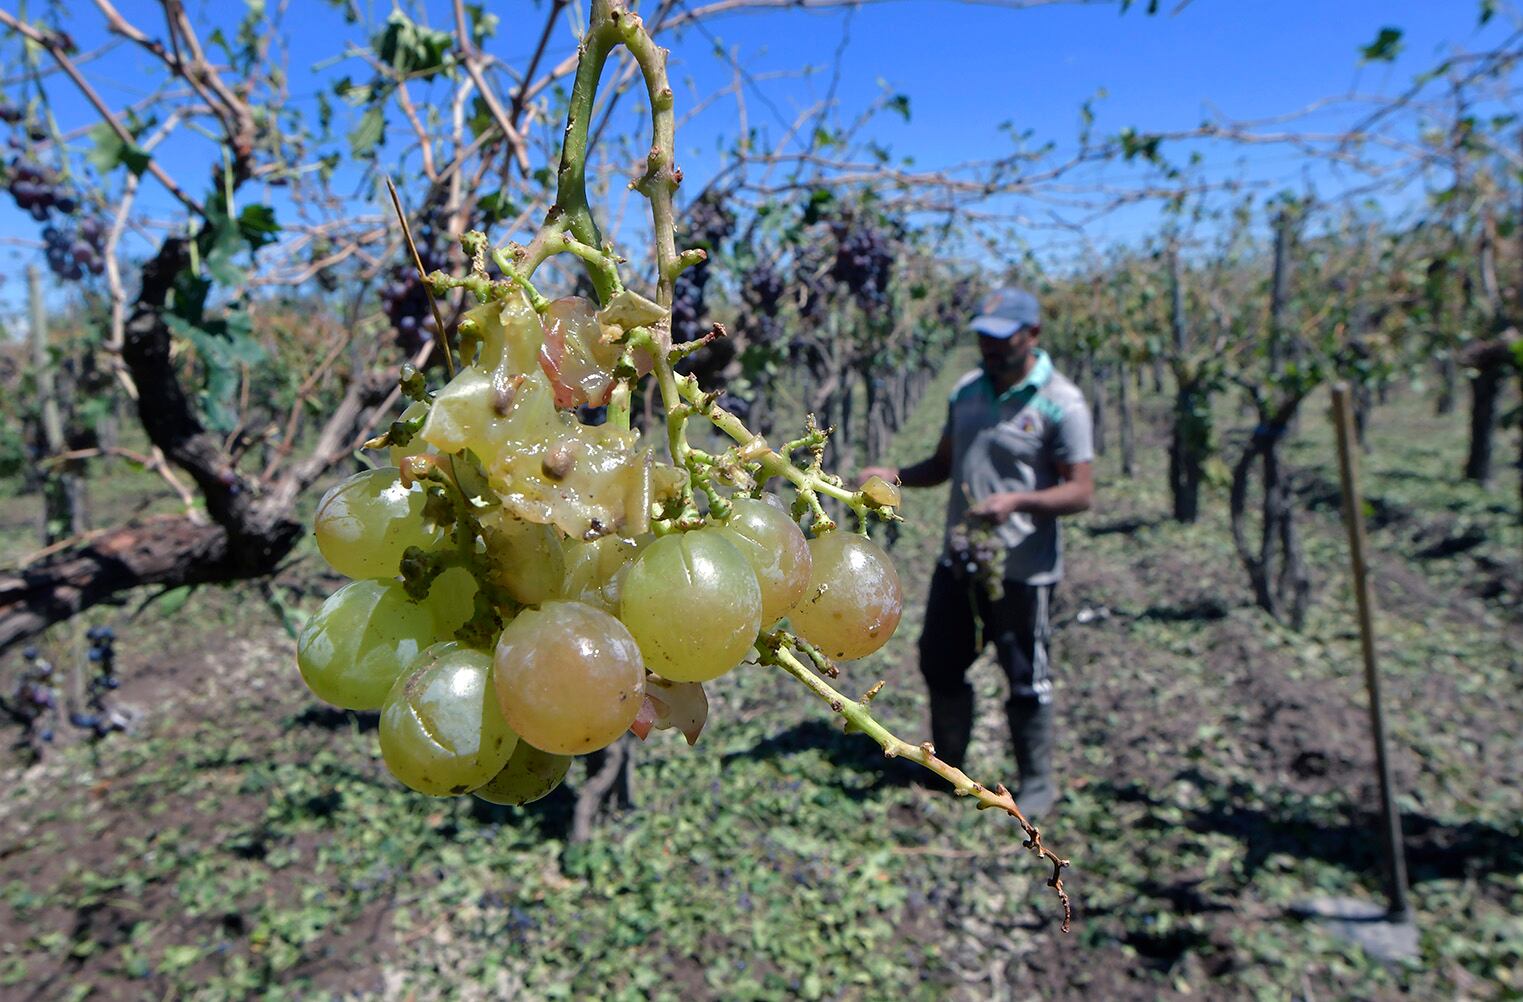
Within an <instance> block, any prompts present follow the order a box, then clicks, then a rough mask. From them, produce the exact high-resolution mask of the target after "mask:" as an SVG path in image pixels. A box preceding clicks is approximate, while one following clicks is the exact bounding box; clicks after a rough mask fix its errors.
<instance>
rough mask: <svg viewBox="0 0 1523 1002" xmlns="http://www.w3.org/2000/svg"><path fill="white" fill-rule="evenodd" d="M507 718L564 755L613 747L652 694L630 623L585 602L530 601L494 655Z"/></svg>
mask: <svg viewBox="0 0 1523 1002" xmlns="http://www.w3.org/2000/svg"><path fill="white" fill-rule="evenodd" d="M492 677H493V679H494V680H495V682H496V685H497V698H498V700H499V701H500V703H501V705H502V715H503V717H504V718H505V719H506V720H507V722H508V725H509V726H510V727H512V728H513V730H514V731H516V732H517V733H518V734H519V735H520V736H521V737H522V738H523V739H524V740H525V741H527V742H529V743H530V744H531V745H533V746H534V747H536V748H539V749H541V750H542V751H547V752H553V753H555V754H557V755H585V754H586V753H587V752H590V751H596V750H598V749H599V748H606V747H607V746H608V745H611V744H613V742H614V741H616V740H618V737H619V735H620V734H623V733H624V732H625V731H627V730H629V725H630V724H632V723H634V720H635V716H636V714H638V713H639V712H640V704H641V702H642V701H643V700H644V699H645V665H644V663H643V662H642V661H641V660H640V648H639V647H638V646H636V644H635V640H634V638H633V637H631V636H630V635H629V631H628V630H626V629H625V628H624V624H623V623H620V622H619V621H618V620H617V619H614V618H613V617H612V616H610V615H608V614H607V613H606V612H600V611H598V610H597V609H594V608H593V607H592V606H590V605H584V604H582V603H581V602H546V603H545V604H544V605H542V606H540V608H538V609H526V610H524V611H523V612H521V613H519V614H518V616H517V617H516V618H515V619H514V620H513V621H512V622H511V623H509V624H508V626H507V628H506V629H504V630H503V631H502V637H501V639H499V640H498V641H497V656H496V658H495V659H494V660H493V662H492Z"/></svg>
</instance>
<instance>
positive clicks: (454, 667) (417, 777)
mask: <svg viewBox="0 0 1523 1002" xmlns="http://www.w3.org/2000/svg"><path fill="white" fill-rule="evenodd" d="M491 673H492V658H491V655H489V654H487V653H485V652H484V651H478V650H474V649H472V648H469V647H465V646H462V645H460V644H457V643H454V642H448V643H442V644H435V645H433V646H432V647H430V648H428V650H426V651H424V652H423V653H422V654H421V655H419V657H418V659H417V660H416V661H414V662H413V663H412V664H411V665H410V666H409V667H408V669H407V672H406V673H405V674H404V675H403V676H402V677H401V678H399V679H397V681H396V684H395V685H393V686H392V688H391V692H390V693H389V694H388V695H387V697H386V705H385V706H384V707H383V708H382V709H381V756H382V757H383V758H384V759H385V760H386V768H388V769H390V770H391V774H392V775H393V776H395V777H397V779H399V780H401V781H402V782H403V783H405V784H407V785H408V786H410V787H412V788H413V789H414V790H417V791H418V792H419V793H426V794H428V795H429V796H431V797H453V796H459V795H460V794H462V793H466V792H469V791H470V790H474V789H475V788H476V787H478V786H481V785H483V784H485V783H487V782H490V781H491V779H492V777H493V776H496V775H497V774H498V773H499V772H501V771H502V767H503V766H505V765H507V764H508V759H509V758H510V757H511V756H512V754H513V749H514V747H515V746H516V745H517V744H518V735H517V734H514V733H513V731H512V729H511V728H509V727H508V725H507V723H506V722H505V721H504V720H503V719H502V711H501V710H500V709H499V708H498V706H497V695H496V693H494V692H493V691H492V682H491Z"/></svg>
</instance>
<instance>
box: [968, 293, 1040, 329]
mask: <svg viewBox="0 0 1523 1002" xmlns="http://www.w3.org/2000/svg"><path fill="white" fill-rule="evenodd" d="M1041 322H1042V307H1041V305H1040V304H1039V303H1037V299H1036V297H1035V296H1033V295H1032V294H1031V293H1029V292H1027V291H1026V290H1025V289H1000V290H998V291H996V292H994V293H992V294H991V295H990V296H989V298H987V299H985V300H984V301H983V303H982V304H980V305H979V308H978V316H976V317H974V318H973V323H972V327H973V329H974V330H976V331H978V333H980V334H987V335H989V336H990V337H997V338H1007V337H1009V336H1010V335H1012V334H1014V333H1015V332H1016V331H1018V330H1020V329H1021V328H1022V327H1035V326H1037V325H1038V324H1040V323H1041Z"/></svg>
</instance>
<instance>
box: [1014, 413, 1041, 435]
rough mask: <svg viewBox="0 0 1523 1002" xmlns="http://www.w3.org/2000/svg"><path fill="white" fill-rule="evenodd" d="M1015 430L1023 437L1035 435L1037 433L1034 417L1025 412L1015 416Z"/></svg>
mask: <svg viewBox="0 0 1523 1002" xmlns="http://www.w3.org/2000/svg"><path fill="white" fill-rule="evenodd" d="M1015 430H1016V431H1018V432H1020V433H1021V434H1023V435H1035V434H1036V432H1037V425H1036V415H1034V414H1032V413H1031V412H1030V411H1026V412H1023V413H1022V414H1020V415H1019V416H1017V417H1016V419H1015Z"/></svg>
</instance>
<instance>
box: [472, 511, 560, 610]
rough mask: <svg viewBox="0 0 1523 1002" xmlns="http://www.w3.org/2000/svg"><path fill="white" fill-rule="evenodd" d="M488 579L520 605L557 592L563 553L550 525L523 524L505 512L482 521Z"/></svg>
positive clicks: (550, 597) (531, 603) (557, 534)
mask: <svg viewBox="0 0 1523 1002" xmlns="http://www.w3.org/2000/svg"><path fill="white" fill-rule="evenodd" d="M482 528H483V531H484V537H485V540H486V551H487V560H488V562H489V563H490V565H491V575H492V580H493V581H495V582H496V583H497V584H499V585H501V586H502V587H503V588H505V589H507V592H508V594H509V595H512V596H513V598H514V599H515V600H517V601H519V602H522V603H523V604H524V605H539V604H540V603H541V602H544V601H546V600H547V599H552V598H555V597H556V596H557V595H559V594H560V593H561V585H562V583H563V582H564V581H565V578H566V554H565V551H564V549H563V547H562V545H561V537H560V533H558V532H556V531H555V528H554V527H553V526H549V525H537V524H535V523H533V522H523V521H520V520H519V519H516V518H514V517H513V516H512V515H509V514H507V513H506V512H497V513H495V514H494V515H492V516H491V517H489V518H483V519H482Z"/></svg>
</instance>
